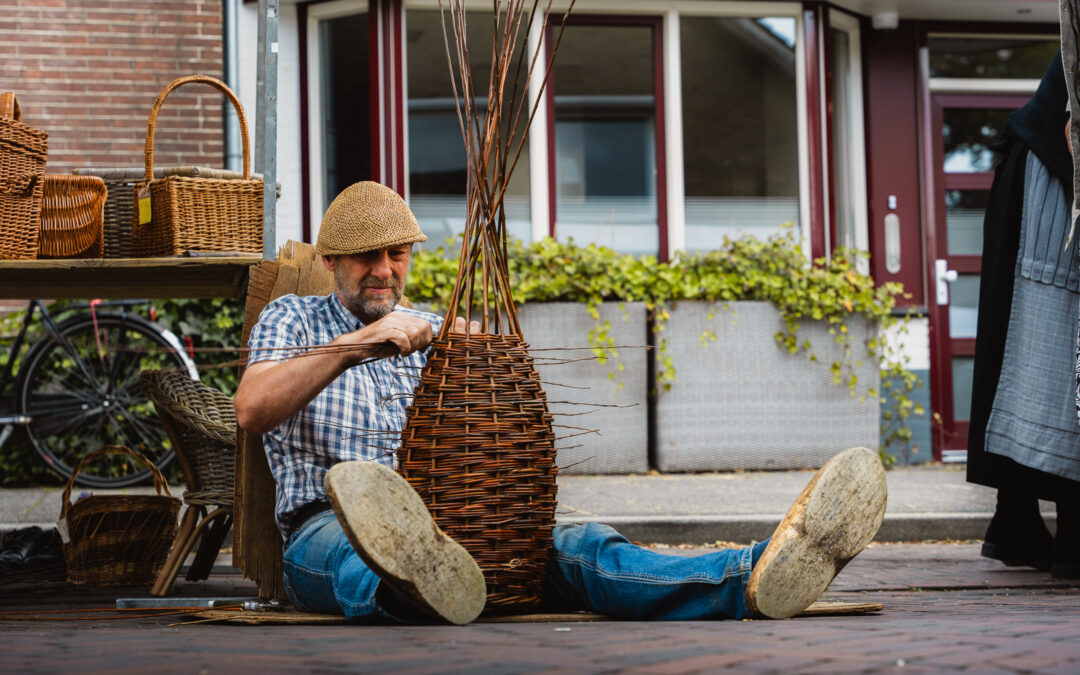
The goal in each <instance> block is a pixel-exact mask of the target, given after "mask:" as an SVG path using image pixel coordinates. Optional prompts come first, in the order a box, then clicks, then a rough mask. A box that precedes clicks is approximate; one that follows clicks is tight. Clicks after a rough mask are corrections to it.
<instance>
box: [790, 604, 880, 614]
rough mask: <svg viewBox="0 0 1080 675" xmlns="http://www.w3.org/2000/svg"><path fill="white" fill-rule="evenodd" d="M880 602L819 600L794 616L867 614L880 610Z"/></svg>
mask: <svg viewBox="0 0 1080 675" xmlns="http://www.w3.org/2000/svg"><path fill="white" fill-rule="evenodd" d="M882 609H883V605H882V604H881V603H880V602H825V601H821V600H819V601H818V602H815V603H814V604H812V605H810V606H809V607H807V608H806V610H805V611H803V613H802V614H799V615H797V616H796V618H798V617H800V616H840V615H843V614H869V613H871V612H880V611H881V610H882Z"/></svg>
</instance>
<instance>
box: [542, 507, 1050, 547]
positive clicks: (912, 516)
mask: <svg viewBox="0 0 1080 675" xmlns="http://www.w3.org/2000/svg"><path fill="white" fill-rule="evenodd" d="M992 516H993V514H992V513H901V514H895V515H891V514H886V515H885V520H884V522H883V523H882V524H881V529H880V530H878V533H877V536H876V537H874V541H880V542H898V541H926V540H946V539H982V538H983V535H984V534H985V533H986V528H987V526H988V525H989V524H990V518H991V517H992ZM783 517H784V516H783V514H776V515H743V516H596V517H582V516H576V517H565V518H559V519H558V522H559V523H603V524H606V525H610V526H612V527H614V528H615V529H616V530H618V531H619V533H620V534H622V535H623V536H624V537H626V538H627V539H630V540H631V541H639V542H642V543H650V544H701V543H711V542H714V541H734V542H751V541H761V540H763V539H765V538H767V537H770V536H772V533H773V530H774V529H776V526H777V525H779V524H780V520H781V519H782V518H783ZM1043 520H1045V521H1046V524H1047V527H1049V528H1050V529H1051V531H1053V529H1054V527H1053V525H1054V523H1055V521H1056V518H1055V517H1054V516H1053V515H1051V514H1043Z"/></svg>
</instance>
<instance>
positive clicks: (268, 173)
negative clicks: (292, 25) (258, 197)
mask: <svg viewBox="0 0 1080 675" xmlns="http://www.w3.org/2000/svg"><path fill="white" fill-rule="evenodd" d="M277 61H278V0H259V65H258V73H257V79H256V96H257V99H258V100H257V104H256V110H255V113H256V114H255V172H256V173H261V174H262V175H263V259H264V260H273V259H274V258H275V253H276V248H277Z"/></svg>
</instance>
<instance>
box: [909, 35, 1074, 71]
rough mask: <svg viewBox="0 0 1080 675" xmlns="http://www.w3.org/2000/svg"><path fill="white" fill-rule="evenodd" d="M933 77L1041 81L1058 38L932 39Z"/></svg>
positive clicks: (1052, 56)
mask: <svg viewBox="0 0 1080 675" xmlns="http://www.w3.org/2000/svg"><path fill="white" fill-rule="evenodd" d="M929 47H930V77H987V78H1002V79H1005V78H1017V79H1028V80H1038V79H1040V78H1042V76H1043V73H1044V72H1046V66H1047V64H1048V63H1050V61H1051V60H1052V59H1053V58H1054V54H1056V53H1057V50H1058V49H1059V48H1060V47H1061V43H1060V41H1059V40H1058V39H1057V38H1053V39H1045V40H1031V39H1024V38H1017V37H1005V38H985V39H984V38H974V39H973V38H930V43H929Z"/></svg>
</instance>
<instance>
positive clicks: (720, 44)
mask: <svg viewBox="0 0 1080 675" xmlns="http://www.w3.org/2000/svg"><path fill="white" fill-rule="evenodd" d="M679 27H680V38H681V49H682V59H681V60H682V92H683V97H682V108H683V158H684V163H683V171H684V180H685V185H686V248H687V249H688V250H708V249H713V248H717V247H718V246H719V245H720V244H721V243H722V241H723V238H724V236H725V235H727V236H737V235H739V234H751V235H754V236H758V237H762V238H763V237H766V236H768V235H770V234H773V233H775V232H777V230H778V229H779V226H780V225H781V224H782V223H784V222H794V223H798V221H799V191H798V183H799V161H798V145H797V133H796V115H797V111H798V105H797V104H796V100H795V19H793V18H788V17H771V18H763V19H739V18H714V17H682V18H681V19H680V21H679Z"/></svg>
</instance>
